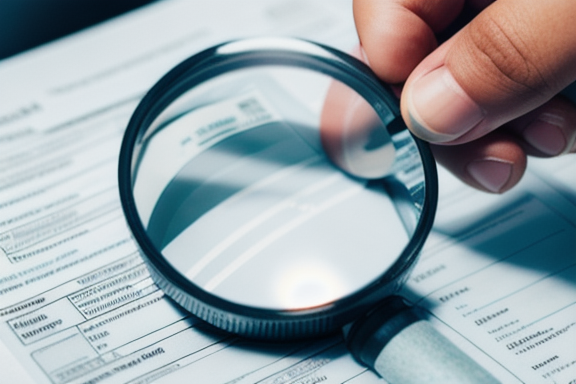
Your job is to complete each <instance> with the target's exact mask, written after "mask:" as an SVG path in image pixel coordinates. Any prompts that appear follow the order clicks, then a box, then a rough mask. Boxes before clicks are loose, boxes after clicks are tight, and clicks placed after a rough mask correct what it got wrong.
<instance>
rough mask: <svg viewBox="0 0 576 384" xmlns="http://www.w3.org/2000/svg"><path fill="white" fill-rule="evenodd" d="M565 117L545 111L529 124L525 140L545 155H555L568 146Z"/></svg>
mask: <svg viewBox="0 0 576 384" xmlns="http://www.w3.org/2000/svg"><path fill="white" fill-rule="evenodd" d="M564 123H565V119H564V118H563V117H561V116H558V115H554V114H551V113H543V114H542V115H540V116H538V119H536V120H535V121H534V122H532V123H531V124H529V125H528V126H527V127H526V129H525V130H524V132H523V133H522V135H523V136H524V140H526V141H527V142H528V144H530V145H531V146H533V147H534V148H536V149H537V150H539V151H540V152H542V153H544V154H545V155H549V156H555V155H559V154H561V153H562V152H564V151H565V150H566V149H569V148H567V144H568V143H567V140H566V137H564V133H563V132H562V129H561V127H562V125H563V124H564Z"/></svg>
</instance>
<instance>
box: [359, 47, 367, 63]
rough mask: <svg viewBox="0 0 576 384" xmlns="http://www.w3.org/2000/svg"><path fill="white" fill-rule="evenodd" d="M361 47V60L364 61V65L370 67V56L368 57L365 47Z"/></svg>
mask: <svg viewBox="0 0 576 384" xmlns="http://www.w3.org/2000/svg"><path fill="white" fill-rule="evenodd" d="M359 47H360V60H362V61H363V62H364V64H366V65H370V62H369V61H368V55H366V51H365V50H364V47H363V46H362V45H360V46H359Z"/></svg>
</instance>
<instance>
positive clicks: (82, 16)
mask: <svg viewBox="0 0 576 384" xmlns="http://www.w3.org/2000/svg"><path fill="white" fill-rule="evenodd" d="M153 1H155V0H0V60H1V59H5V58H7V57H10V56H13V55H15V54H18V53H20V52H23V51H26V50H28V49H31V48H34V47H36V46H38V45H41V44H45V43H47V42H49V41H51V40H54V39H57V38H59V37H61V36H65V35H68V34H70V33H73V32H76V31H79V30H81V29H84V28H86V27H89V26H91V25H94V24H97V23H99V22H102V21H104V20H106V19H109V18H111V17H114V16H117V15H120V14H122V13H125V12H128V11H131V10H133V9H135V8H138V7H141V6H143V5H145V4H148V3H152V2H153Z"/></svg>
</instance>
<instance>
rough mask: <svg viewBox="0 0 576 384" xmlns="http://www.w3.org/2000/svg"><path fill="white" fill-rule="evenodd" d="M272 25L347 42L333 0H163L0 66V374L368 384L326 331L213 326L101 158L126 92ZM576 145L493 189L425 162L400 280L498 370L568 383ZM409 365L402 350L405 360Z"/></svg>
mask: <svg viewBox="0 0 576 384" xmlns="http://www.w3.org/2000/svg"><path fill="white" fill-rule="evenodd" d="M267 35H285V36H298V37H304V38H307V39H311V40H315V41H318V42H321V43H325V44H328V45H332V46H335V47H336V48H340V49H342V50H345V51H349V50H350V49H351V48H352V47H353V46H354V45H355V44H356V43H357V38H356V34H355V30H354V24H353V20H352V9H351V4H350V2H349V1H348V0H339V1H331V2H326V1H311V0H305V1H304V0H277V1H266V2H264V1H256V0H250V1H248V0H246V1H242V2H231V1H211V2H202V4H201V5H199V4H198V3H197V2H190V1H180V2H178V1H165V2H160V3H158V4H154V5H152V6H149V7H145V8H144V9H142V10H140V11H137V12H134V13H131V14H128V15H127V16H124V17H120V18H118V19H113V20H111V21H109V22H107V23H104V24H102V25H100V26H98V27H95V28H91V29H89V30H87V31H85V32H82V33H79V34H76V35H72V36H69V37H67V38H64V39H62V40H60V41H57V42H55V43H52V44H49V45H46V46H44V47H41V48H39V49H36V50H34V51H31V52H29V53H25V54H23V55H20V56H17V57H14V58H11V59H8V60H5V61H4V62H1V63H0V84H1V86H0V372H1V374H0V383H25V384H27V383H41V384H42V383H51V384H64V383H78V384H80V383H82V384H96V383H102V384H108V383H131V384H144V383H184V382H191V381H193V382H202V383H230V382H234V383H275V384H280V383H320V382H323V383H349V384H358V383H381V382H384V381H383V380H382V379H380V378H378V377H377V376H376V375H375V374H373V373H372V372H370V371H368V370H367V369H366V368H365V367H363V366H361V365H359V364H358V363H357V362H355V360H354V359H353V358H352V357H351V356H350V354H349V353H348V352H347V351H346V347H345V345H344V344H343V342H342V340H341V338H340V337H339V336H334V337H332V338H328V339H324V340H321V341H314V342H305V343H288V344H282V343H277V344H266V343H255V342H249V341H245V340H241V339H238V338H236V337H233V336H229V335H225V334H223V333H220V332H216V331H213V330H211V329H209V328H207V327H206V326H205V325H203V324H201V323H200V322H198V321H197V320H195V319H193V318H192V317H190V316H189V315H188V314H187V313H185V312H184V311H182V310H181V309H179V308H178V307H177V306H175V305H174V304H172V303H171V302H170V300H168V299H167V298H166V296H165V295H164V294H163V293H162V291H160V290H159V289H158V288H157V287H156V285H155V284H154V283H153V282H152V280H151V279H150V276H149V275H148V271H147V269H146V267H145V265H144V264H143V261H142V259H141V258H140V255H139V253H138V250H137V247H136V245H135V243H134V241H133V239H132V237H131V235H130V232H129V230H128V228H127V226H126V223H125V221H124V217H123V214H122V210H121V208H120V204H119V199H118V193H117V181H116V174H117V173H116V172H117V157H118V151H119V146H120V142H121V139H122V134H123V131H124V129H125V127H126V124H127V121H128V119H129V117H130V114H131V112H132V111H133V109H134V108H135V106H136V105H137V103H138V100H139V99H140V98H141V97H142V95H143V94H144V93H145V92H146V90H147V89H148V88H150V87H151V86H152V85H153V83H154V82H155V81H156V80H158V79H159V78H160V77H161V76H162V75H163V74H164V73H165V72H167V71H168V70H169V69H170V68H171V67H173V66H174V65H176V64H177V63H179V62H180V61H181V60H183V59H185V58H186V57H188V56H190V55H192V54H194V53H196V52H198V51H200V50H201V49H204V48H207V47H209V46H211V45H214V44H217V43H220V42H223V41H226V40H230V39H236V38H241V37H246V36H267ZM575 174H576V159H575V158H574V156H565V157H562V158H559V159H555V160H538V161H531V163H530V169H529V171H528V174H527V175H526V177H525V178H524V180H523V182H522V183H521V185H520V186H518V187H517V188H515V189H514V190H513V191H511V192H510V193H507V194H505V195H504V196H492V195H487V194H484V193H480V192H476V191H473V190H472V189H470V188H469V187H466V186H464V185H462V184H461V183H460V182H459V181H457V180H455V179H453V178H452V177H451V176H450V175H448V174H447V173H446V172H445V171H443V170H440V201H439V210H438V215H437V220H436V224H435V227H434V230H433V233H432V235H431V236H430V239H429V241H428V242H427V244H426V246H425V248H424V251H423V252H422V256H421V259H420V261H419V263H418V264H417V265H416V267H415V269H414V271H413V273H412V275H411V277H410V279H409V280H408V283H407V285H406V287H405V289H404V291H403V292H402V293H403V295H404V296H405V297H406V298H407V299H408V300H410V301H411V302H412V303H414V304H417V305H419V306H421V307H422V308H424V309H425V313H426V314H428V315H429V318H430V321H431V322H432V324H433V325H434V326H435V327H437V328H438V330H439V331H440V332H442V333H443V334H445V335H446V336H447V337H448V338H450V339H451V340H452V341H453V342H454V343H456V344H457V345H458V346H459V347H460V348H461V349H463V350H464V351H465V352H466V353H468V354H470V356H472V357H473V358H474V359H475V360H476V361H478V362H479V363H480V364H481V365H483V366H484V367H486V369H488V370H489V371H490V372H492V373H493V375H494V376H496V377H497V378H499V379H500V380H501V381H502V382H503V383H562V384H574V383H576V348H575V347H574V346H575V345H576V329H575V328H576V178H575V177H574V175H575ZM414 364H417V362H414Z"/></svg>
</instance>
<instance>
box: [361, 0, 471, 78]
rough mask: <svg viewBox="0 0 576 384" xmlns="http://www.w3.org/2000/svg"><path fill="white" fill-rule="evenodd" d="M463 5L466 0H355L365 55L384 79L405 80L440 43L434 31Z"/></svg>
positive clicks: (444, 24)
mask: <svg viewBox="0 0 576 384" xmlns="http://www.w3.org/2000/svg"><path fill="white" fill-rule="evenodd" d="M463 6H464V0H355V1H354V8H353V9H354V20H355V22H356V29H357V31H358V36H359V38H360V43H361V45H362V48H363V49H364V53H365V56H366V57H365V59H366V60H367V61H368V62H369V64H370V67H371V68H372V70H373V71H374V72H375V73H376V75H378V77H380V78H381V79H382V80H384V81H385V82H387V83H390V84H398V83H402V82H404V81H405V80H406V79H407V78H408V75H409V74H410V73H411V72H412V70H413V69H414V68H415V67H416V66H417V65H418V63H420V61H422V59H424V57H426V56H427V55H428V54H429V53H430V52H432V51H433V50H434V49H435V48H436V47H437V41H436V37H435V33H437V32H440V31H441V30H443V29H444V28H446V27H447V26H448V25H449V24H450V23H452V22H453V21H454V20H455V19H456V17H457V16H458V14H459V13H460V12H461V11H462V8H463Z"/></svg>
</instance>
